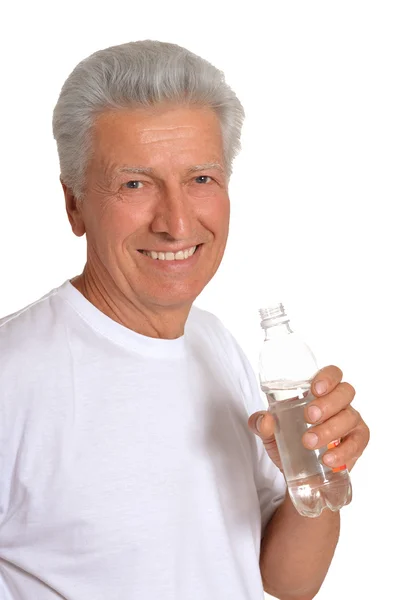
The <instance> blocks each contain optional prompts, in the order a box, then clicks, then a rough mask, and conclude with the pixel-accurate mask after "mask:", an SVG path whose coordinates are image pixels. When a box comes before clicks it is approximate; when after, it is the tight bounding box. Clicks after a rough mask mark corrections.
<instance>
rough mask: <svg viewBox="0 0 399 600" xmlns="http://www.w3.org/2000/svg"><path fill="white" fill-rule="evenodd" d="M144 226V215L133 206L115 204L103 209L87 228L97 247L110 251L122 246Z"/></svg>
mask: <svg viewBox="0 0 399 600" xmlns="http://www.w3.org/2000/svg"><path fill="white" fill-rule="evenodd" d="M142 226H143V215H142V214H141V213H140V211H137V212H135V211H133V209H132V207H128V206H126V205H124V206H113V207H109V208H107V209H106V210H104V211H102V213H101V214H100V215H95V217H94V218H93V219H92V221H91V222H90V227H89V228H88V230H87V235H88V239H89V236H90V234H91V238H92V241H93V240H94V241H95V244H96V246H97V247H104V248H108V249H109V252H112V251H113V250H114V251H115V250H117V248H119V247H121V246H122V245H123V243H124V242H125V240H126V239H127V238H129V237H130V236H131V235H132V234H134V233H135V232H136V231H137V230H139V229H140V228H141V227H142Z"/></svg>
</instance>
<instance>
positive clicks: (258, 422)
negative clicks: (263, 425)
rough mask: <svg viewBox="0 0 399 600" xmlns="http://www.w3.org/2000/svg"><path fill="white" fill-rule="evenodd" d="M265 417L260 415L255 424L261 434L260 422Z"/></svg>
mask: <svg viewBox="0 0 399 600" xmlns="http://www.w3.org/2000/svg"><path fill="white" fill-rule="evenodd" d="M263 417H264V415H260V416H259V417H258V418H257V419H256V423H255V427H256V430H257V431H258V432H259V433H260V428H259V427H260V422H261V420H262V419H263Z"/></svg>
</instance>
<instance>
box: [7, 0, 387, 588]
mask: <svg viewBox="0 0 399 600" xmlns="http://www.w3.org/2000/svg"><path fill="white" fill-rule="evenodd" d="M2 29H3V31H2V36H0V37H1V42H0V43H1V56H2V68H1V71H2V83H1V86H2V90H1V97H0V103H1V126H2V131H1V141H2V163H1V164H2V177H1V196H0V253H1V254H0V255H1V262H0V275H1V278H0V282H1V283H0V286H1V293H0V315H1V316H4V315H6V314H9V313H11V312H13V311H16V310H17V309H18V308H21V307H23V306H25V305H26V304H28V303H30V302H32V301H34V300H35V299H37V298H38V297H39V296H42V295H43V294H45V293H46V292H47V291H49V290H50V289H52V288H53V287H56V286H58V285H60V284H61V283H63V282H64V281H65V280H66V279H67V278H71V277H73V276H74V275H76V274H78V273H79V272H81V270H82V268H83V264H84V257H85V242H84V239H83V240H82V239H78V238H75V237H74V236H73V234H72V233H71V231H70V228H69V224H68V221H67V218H66V215H65V213H64V207H63V197H62V193H61V187H60V185H59V181H58V175H59V170H58V159H57V155H56V147H55V142H54V140H53V139H52V133H51V116H52V110H53V107H54V105H55V103H56V100H57V97H58V94H59V91H60V88H61V85H62V84H63V82H64V80H65V79H66V77H67V76H68V74H69V73H70V71H71V70H72V69H73V68H74V66H75V65H76V64H77V63H78V62H79V61H80V60H81V59H83V58H85V57H86V56H88V55H89V54H91V53H92V52H94V51H96V50H98V49H100V48H104V47H107V46H110V45H114V44H119V43H123V42H127V41H132V40H139V39H159V40H162V41H169V42H174V43H178V44H180V45H183V46H186V47H187V48H188V49H190V50H191V51H193V52H195V53H197V54H199V55H201V56H203V57H204V58H206V59H208V60H209V61H210V62H212V63H213V64H215V65H216V66H217V67H219V68H221V69H222V70H223V71H224V72H225V74H226V79H227V82H228V83H229V84H230V85H231V86H232V87H233V89H234V90H235V91H236V93H237V95H238V97H239V98H240V100H241V102H242V103H243V105H244V108H245V111H246V114H247V118H246V122H245V125H244V130H243V137H242V152H241V154H240V156H239V158H237V159H236V161H235V170H234V175H233V177H232V180H231V185H230V196H231V201H232V220H231V234H230V239H229V244H228V248H227V251H226V255H225V260H224V263H223V265H222V267H221V268H220V270H219V273H218V274H217V276H216V277H215V279H214V280H213V282H212V283H211V284H210V285H209V286H208V288H207V289H206V290H205V291H204V292H203V294H202V295H201V297H200V298H199V299H198V304H199V305H200V306H202V307H204V308H207V309H208V310H211V311H212V312H214V313H216V314H217V315H218V316H219V317H221V319H222V320H223V321H224V322H225V324H226V325H227V326H228V327H229V328H230V329H231V331H232V332H233V333H234V334H235V336H236V337H237V338H238V340H239V342H240V343H241V345H242V346H243V348H244V350H245V351H246V353H247V355H248V357H249V358H250V360H251V362H252V364H253V366H254V368H255V369H256V368H257V355H258V351H259V345H260V344H261V341H262V336H261V331H260V328H259V324H258V315H257V309H258V308H259V307H260V306H262V305H264V304H265V303H267V302H269V301H270V300H274V299H280V300H281V301H283V302H284V303H285V305H286V307H287V310H288V311H289V313H290V314H291V316H292V326H293V327H294V328H295V329H297V330H298V331H299V332H301V333H302V335H303V336H305V337H306V339H307V340H308V342H309V344H310V345H311V346H312V347H313V350H314V352H315V354H316V355H317V356H318V359H319V366H323V365H326V364H337V365H339V366H340V367H341V368H342V369H343V371H344V379H346V380H347V381H349V382H351V383H352V384H353V385H354V386H355V388H356V390H357V396H356V401H355V406H356V408H357V409H358V410H360V411H361V413H362V415H363V417H364V418H365V420H366V421H367V422H368V423H369V426H370V429H371V441H370V444H369V447H368V449H367V451H366V452H365V454H364V456H363V457H362V458H361V460H360V461H359V462H358V464H357V465H356V467H355V469H354V470H353V471H352V480H353V487H354V499H353V502H352V504H351V505H350V506H348V507H346V508H345V509H344V510H343V511H342V533H341V539H340V542H339V545H338V548H337V551H336V554H335V558H334V560H333V563H332V566H331V568H330V571H329V573H328V575H327V578H326V580H325V583H324V585H323V587H322V590H321V591H320V593H319V595H318V596H317V597H318V598H320V600H336V598H338V597H339V598H340V599H343V600H347V599H356V600H358V599H359V600H360V599H361V600H368V599H374V598H376V599H378V600H382V599H383V598H384V599H385V598H387V599H393V598H398V597H399V592H398V586H397V583H396V582H397V575H396V572H395V568H396V563H397V558H398V552H397V538H398V533H399V531H398V517H397V514H398V509H397V480H396V471H397V468H396V467H397V465H396V462H397V455H396V453H395V452H394V446H395V448H397V443H396V439H397V432H398V421H397V419H398V410H397V404H398V401H399V399H398V391H397V386H396V383H395V378H396V376H397V364H398V359H399V352H398V349H397V348H398V346H397V340H398V338H399V329H398V321H397V320H398V301H399V297H398V291H397V280H398V266H397V263H398V257H399V252H398V240H397V220H396V219H395V215H397V214H398V213H397V206H398V187H399V185H398V159H399V118H398V115H399V89H398V62H399V58H398V57H399V43H398V39H399V35H398V31H399V18H398V3H397V2H387V1H379V2H369V1H367V0H363V1H362V2H360V1H359V2H355V1H352V0H346V1H340V0H338V1H335V2H325V1H323V0H317V1H312V2H310V1H298V0H296V1H295V2H288V1H280V2H266V1H264V2H254V1H250V0H246V1H245V2H240V3H239V4H235V3H234V2H232V1H230V2H227V1H225V0H219V1H217V0H212V2H210V1H208V0H201V2H199V3H187V2H180V1H177V0H169V1H167V2H165V1H159V2H154V1H148V2H144V3H141V2H140V3H139V2H132V1H130V2H123V1H121V0H113V1H112V2H110V3H108V4H107V5H102V4H100V3H98V2H94V1H86V2H85V1H84V0H83V1H80V2H76V1H75V0H74V1H69V2H68V3H58V2H54V3H51V4H50V3H48V4H47V3H45V2H40V1H38V2H33V3H31V2H26V1H25V2H20V3H17V4H15V5H11V3H9V6H8V8H7V9H6V12H4V9H3V11H2ZM388 547H390V548H391V550H388ZM209 600H216V599H209ZM220 600H221V599H220Z"/></svg>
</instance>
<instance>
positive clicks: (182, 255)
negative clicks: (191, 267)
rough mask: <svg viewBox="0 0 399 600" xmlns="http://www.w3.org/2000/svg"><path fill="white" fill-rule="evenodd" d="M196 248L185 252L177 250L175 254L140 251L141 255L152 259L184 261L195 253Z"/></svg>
mask: <svg viewBox="0 0 399 600" xmlns="http://www.w3.org/2000/svg"><path fill="white" fill-rule="evenodd" d="M196 249H197V246H192V247H191V248H187V249H186V250H179V251H178V252H176V253H173V252H155V251H154V250H142V252H143V254H145V255H146V256H149V257H150V258H153V259H155V260H156V259H158V260H184V259H186V258H189V257H190V256H192V255H193V254H194V252H195V251H196Z"/></svg>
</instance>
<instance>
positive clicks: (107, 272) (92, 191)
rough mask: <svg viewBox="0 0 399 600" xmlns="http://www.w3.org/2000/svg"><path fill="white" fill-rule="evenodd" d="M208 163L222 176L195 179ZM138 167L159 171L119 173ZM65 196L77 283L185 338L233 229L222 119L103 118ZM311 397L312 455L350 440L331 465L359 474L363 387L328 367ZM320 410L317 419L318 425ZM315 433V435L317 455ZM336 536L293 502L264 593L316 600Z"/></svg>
mask: <svg viewBox="0 0 399 600" xmlns="http://www.w3.org/2000/svg"><path fill="white" fill-rule="evenodd" d="M204 164H208V165H209V164H213V165H215V164H218V165H219V166H220V168H217V167H215V166H213V167H208V168H201V169H200V170H197V171H195V172H194V171H193V168H194V167H195V166H198V165H204ZM137 166H139V167H141V168H143V167H145V168H147V169H148V168H150V169H151V172H146V173H132V172H121V169H125V168H126V167H137ZM61 182H62V181H61ZM62 185H63V189H64V194H65V202H66V210H67V214H68V218H69V221H70V223H71V227H72V230H73V232H74V233H75V234H76V235H77V236H81V235H83V234H86V237H87V262H86V265H85V268H84V270H83V273H82V274H81V275H78V276H77V277H76V278H75V279H74V280H72V284H73V285H74V286H75V287H76V288H77V289H78V290H79V291H80V292H81V293H82V294H83V295H84V296H85V297H86V298H87V299H88V300H89V301H90V302H91V303H92V304H94V305H95V306H96V307H97V308H98V309H99V310H101V311H102V312H103V313H105V314H106V315H107V316H109V317H110V318H111V319H113V320H114V321H116V322H118V323H120V324H122V325H124V326H125V327H128V328H130V329H132V330H134V331H136V332H138V333H141V334H143V335H147V336H150V337H159V338H165V339H174V338H177V337H179V336H181V335H182V334H183V333H184V324H185V322H186V319H187V316H188V313H189V311H190V307H191V305H192V303H193V301H194V300H195V298H196V297H197V296H198V294H199V293H200V292H201V291H202V289H203V288H204V287H205V285H206V284H207V283H208V282H209V281H210V279H211V278H212V277H213V275H214V274H215V273H216V271H217V269H218V267H219V264H220V262H221V260H222V257H223V253H224V249H225V246H226V241H227V235H228V229H229V197H228V181H227V177H226V166H225V164H224V158H223V145H222V136H221V130H220V125H219V122H218V119H217V117H216V115H215V113H214V112H213V111H212V110H211V109H210V108H204V107H193V106H191V107H190V106H173V105H165V104H164V105H158V106H157V107H154V108H151V109H148V108H145V109H134V110H124V111H118V112H116V111H108V112H105V113H102V114H101V115H100V116H99V117H98V118H97V121H96V123H95V126H94V129H93V146H92V155H91V160H90V162H89V165H88V168H87V172H86V179H85V197H84V199H83V201H82V202H79V201H77V200H76V198H75V197H74V195H73V193H72V191H71V190H70V189H68V188H67V187H66V186H65V184H64V183H62ZM195 245H199V250H197V252H196V253H195V254H194V255H193V256H192V257H191V258H190V259H187V260H184V261H173V262H169V261H160V260H153V259H152V258H149V257H148V256H145V255H144V254H142V253H141V252H140V250H155V251H164V252H168V251H171V252H176V251H178V250H180V249H183V248H190V247H192V246H195ZM319 382H324V383H325V388H326V389H325V391H324V392H320V391H318V390H317V389H316V387H315V386H316V383H319ZM312 392H313V394H314V395H315V400H313V401H312V402H311V404H310V405H309V406H308V407H307V408H306V409H305V418H306V419H307V420H308V422H309V423H312V424H313V427H312V428H311V429H310V430H308V432H307V433H306V434H305V435H304V437H303V443H304V445H305V446H306V447H308V448H320V447H322V446H325V445H327V444H328V443H330V442H332V441H333V440H336V439H337V438H342V442H341V444H340V445H339V446H338V447H337V448H335V449H334V450H333V451H328V452H326V454H325V455H324V458H323V460H324V461H325V462H326V461H327V460H328V457H329V456H330V457H331V458H332V463H331V465H330V466H333V467H334V466H337V467H338V466H340V465H342V464H346V465H347V466H348V468H349V470H350V469H352V468H353V466H354V464H355V462H356V461H357V459H358V458H359V457H360V455H361V454H362V452H363V451H364V449H365V447H366V446H367V443H368V440H369V430H368V427H367V425H366V424H365V423H364V421H363V419H362V418H361V416H360V414H359V413H358V412H357V411H356V410H355V409H354V408H353V407H352V406H351V403H352V401H353V399H354V396H355V390H354V388H353V387H352V386H351V385H350V384H349V383H346V382H342V371H341V370H340V369H339V368H338V367H335V366H329V367H325V368H324V369H321V371H319V373H318V374H317V375H316V377H315V378H314V380H313V382H312ZM312 408H313V409H314V408H318V409H319V410H320V414H319V415H318V416H316V419H315V420H314V415H312V414H311V412H312ZM260 417H262V419H260V420H259V418H260ZM257 423H258V426H259V430H258V429H257V428H256V424H257ZM248 426H249V427H250V429H251V430H252V431H253V432H254V433H255V434H256V435H259V436H260V437H261V439H262V441H263V444H264V446H265V450H266V452H267V453H268V454H269V456H270V458H271V460H272V461H273V462H274V463H275V464H276V465H277V467H278V468H280V469H281V461H280V457H279V453H278V450H277V446H276V442H275V438H274V427H275V425H274V420H273V417H272V416H271V415H270V414H269V413H268V412H267V411H261V412H257V413H255V414H253V415H251V417H250V418H249V420H248ZM309 434H316V435H317V440H316V444H315V445H312V446H311V445H310V443H309V442H310V439H311V437H310V438H309ZM329 464H330V463H329ZM338 536H339V513H332V512H331V511H323V512H322V514H321V516H320V517H318V518H316V519H308V518H305V517H301V516H300V515H299V514H298V513H297V512H296V510H295V509H294V507H293V506H292V504H291V501H290V499H289V496H288V495H287V497H286V499H285V501H284V502H283V504H282V505H281V506H280V507H279V508H278V509H277V511H276V512H275V514H274V516H273V517H272V519H271V520H270V522H269V524H268V526H267V528H266V533H265V535H264V537H263V540H262V546H261V554H260V570H261V574H262V579H263V583H264V589H265V591H267V592H268V593H270V594H272V595H275V596H276V597H278V598H280V599H281V600H294V599H296V600H309V599H311V598H313V597H314V595H315V594H316V593H317V591H318V590H319V588H320V586H321V584H322V582H323V580H324V577H325V575H326V573H327V570H328V568H329V565H330V562H331V559H332V557H333V554H334V550H335V546H336V543H337V541H338Z"/></svg>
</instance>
